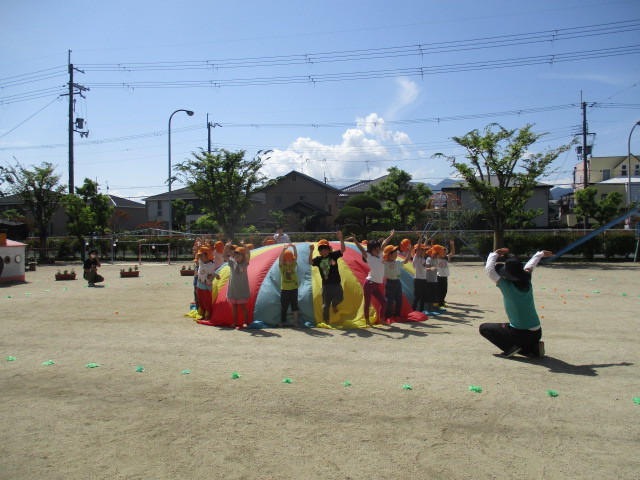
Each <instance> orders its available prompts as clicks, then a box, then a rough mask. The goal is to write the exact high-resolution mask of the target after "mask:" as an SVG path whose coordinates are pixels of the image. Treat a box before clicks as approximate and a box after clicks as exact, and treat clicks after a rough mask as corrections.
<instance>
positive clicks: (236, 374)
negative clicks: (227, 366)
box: [231, 372, 242, 380]
mask: <svg viewBox="0 0 640 480" xmlns="http://www.w3.org/2000/svg"><path fill="white" fill-rule="evenodd" d="M241 376H242V375H240V374H239V373H238V372H233V373H232V374H231V378H233V379H234V380H235V379H236V378H240V377H241Z"/></svg>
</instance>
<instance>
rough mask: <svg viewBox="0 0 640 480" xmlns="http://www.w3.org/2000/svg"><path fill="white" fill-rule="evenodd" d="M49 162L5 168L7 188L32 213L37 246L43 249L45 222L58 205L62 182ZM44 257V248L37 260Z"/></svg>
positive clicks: (48, 222) (46, 229) (62, 188)
mask: <svg viewBox="0 0 640 480" xmlns="http://www.w3.org/2000/svg"><path fill="white" fill-rule="evenodd" d="M54 172H55V167H54V166H53V165H52V164H51V163H47V162H43V163H42V164H41V165H40V166H39V167H35V166H34V167H33V170H28V169H26V168H25V167H23V166H22V165H20V164H19V163H18V164H17V165H16V166H15V167H11V168H9V169H7V172H6V177H5V178H6V180H7V182H8V183H9V184H10V185H11V188H10V191H11V192H12V193H14V194H16V195H18V197H20V198H21V199H22V201H23V202H24V206H25V208H26V209H27V210H28V211H29V212H30V213H31V215H32V216H33V220H34V222H35V226H36V229H37V231H38V237H39V238H40V248H42V249H45V248H47V236H48V233H49V224H50V223H51V219H52V218H53V215H54V214H55V213H56V211H57V210H58V207H59V206H60V201H61V200H62V197H63V195H64V193H63V192H64V190H65V189H66V188H67V187H66V185H61V184H60V175H56V174H55V173H54ZM45 258H46V251H45V250H41V251H40V259H41V260H44V259H45Z"/></svg>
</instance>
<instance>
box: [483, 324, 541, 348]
mask: <svg viewBox="0 0 640 480" xmlns="http://www.w3.org/2000/svg"><path fill="white" fill-rule="evenodd" d="M480 335H482V336H483V337H484V338H486V339H487V340H489V341H490V342H491V343H493V344H494V345H495V346H496V347H498V348H499V349H500V350H502V351H503V352H508V351H509V350H511V348H512V347H514V346H518V347H520V348H522V350H521V351H520V353H522V354H524V355H526V354H530V353H533V352H534V348H536V347H537V345H538V342H539V341H540V339H541V338H542V329H541V328H540V329H538V330H520V329H519V328H513V327H512V326H511V325H509V324H508V323H483V324H482V325H480Z"/></svg>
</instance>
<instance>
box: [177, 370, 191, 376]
mask: <svg viewBox="0 0 640 480" xmlns="http://www.w3.org/2000/svg"><path fill="white" fill-rule="evenodd" d="M190 373H191V370H182V371H181V372H180V374H181V375H189V374H190Z"/></svg>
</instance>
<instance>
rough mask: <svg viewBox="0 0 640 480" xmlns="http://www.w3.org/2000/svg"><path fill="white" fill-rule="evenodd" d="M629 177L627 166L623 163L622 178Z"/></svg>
mask: <svg viewBox="0 0 640 480" xmlns="http://www.w3.org/2000/svg"><path fill="white" fill-rule="evenodd" d="M626 175H627V164H626V163H623V164H622V176H623V177H624V176H626Z"/></svg>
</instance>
